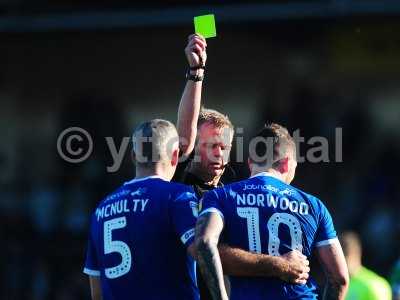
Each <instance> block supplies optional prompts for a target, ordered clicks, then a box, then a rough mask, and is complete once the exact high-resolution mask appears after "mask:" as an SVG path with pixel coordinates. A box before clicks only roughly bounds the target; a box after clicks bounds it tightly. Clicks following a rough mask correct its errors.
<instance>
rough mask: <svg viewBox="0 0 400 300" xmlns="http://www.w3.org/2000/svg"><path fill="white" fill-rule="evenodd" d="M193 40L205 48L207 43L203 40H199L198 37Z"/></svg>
mask: <svg viewBox="0 0 400 300" xmlns="http://www.w3.org/2000/svg"><path fill="white" fill-rule="evenodd" d="M193 40H195V41H196V42H199V43H201V44H203V45H204V46H206V47H207V42H206V40H204V39H200V38H199V37H197V36H196V37H194V39H193Z"/></svg>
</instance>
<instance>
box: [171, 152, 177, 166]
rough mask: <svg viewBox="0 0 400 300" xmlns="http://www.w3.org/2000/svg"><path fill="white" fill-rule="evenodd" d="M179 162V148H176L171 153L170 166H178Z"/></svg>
mask: <svg viewBox="0 0 400 300" xmlns="http://www.w3.org/2000/svg"><path fill="white" fill-rule="evenodd" d="M178 162H179V148H176V149H175V150H174V151H173V152H172V157H171V165H172V166H173V167H175V166H176V165H178Z"/></svg>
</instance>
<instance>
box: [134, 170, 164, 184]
mask: <svg viewBox="0 0 400 300" xmlns="http://www.w3.org/2000/svg"><path fill="white" fill-rule="evenodd" d="M150 176H158V177H161V178H163V179H165V180H168V181H169V179H168V176H166V174H165V172H164V171H163V170H162V169H161V168H157V167H155V168H136V176H135V179H139V178H145V177H150Z"/></svg>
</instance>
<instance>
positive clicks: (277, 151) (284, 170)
mask: <svg viewBox="0 0 400 300" xmlns="http://www.w3.org/2000/svg"><path fill="white" fill-rule="evenodd" d="M249 151H250V155H249V165H250V170H253V169H257V170H264V171H268V170H271V169H273V170H275V171H277V172H279V173H280V174H281V176H282V178H283V179H284V181H285V182H286V183H288V184H289V183H290V182H291V181H292V180H293V178H294V174H295V171H296V167H297V161H296V144H295V142H294V140H293V138H292V137H291V136H290V134H289V132H288V130H287V129H286V128H285V127H283V126H281V125H279V124H276V123H271V124H266V125H264V127H263V128H261V129H260V130H259V131H258V133H257V134H256V135H255V136H254V137H253V138H252V140H251V141H250V146H249Z"/></svg>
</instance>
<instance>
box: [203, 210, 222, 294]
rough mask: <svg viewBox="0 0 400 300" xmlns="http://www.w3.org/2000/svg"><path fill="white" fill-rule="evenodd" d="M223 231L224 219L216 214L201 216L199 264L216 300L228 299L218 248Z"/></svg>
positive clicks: (210, 213)
mask: <svg viewBox="0 0 400 300" xmlns="http://www.w3.org/2000/svg"><path fill="white" fill-rule="evenodd" d="M222 229H223V220H222V217H221V216H220V215H219V214H218V213H216V212H209V213H205V214H203V215H200V217H199V218H198V220H197V224H196V241H195V244H196V251H197V258H198V263H199V266H200V270H201V273H202V274H203V277H204V280H205V281H206V283H207V286H208V288H209V290H210V293H211V295H212V297H213V299H214V300H227V299H228V295H227V292H226V289H225V284H224V274H223V271H222V265H221V260H220V256H219V253H218V247H217V245H218V240H219V236H220V234H221V231H222Z"/></svg>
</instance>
